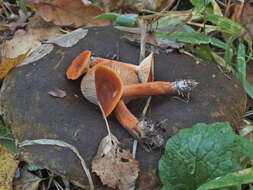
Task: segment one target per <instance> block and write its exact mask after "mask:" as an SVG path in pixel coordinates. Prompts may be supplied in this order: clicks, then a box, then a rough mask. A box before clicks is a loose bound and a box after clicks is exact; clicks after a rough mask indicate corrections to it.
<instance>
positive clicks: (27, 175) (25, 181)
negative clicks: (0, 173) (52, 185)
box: [13, 168, 43, 190]
mask: <svg viewBox="0 0 253 190" xmlns="http://www.w3.org/2000/svg"><path fill="white" fill-rule="evenodd" d="M42 180H43V178H40V177H38V176H36V175H34V174H32V173H31V172H29V171H28V170H27V168H22V169H21V171H20V176H19V177H18V178H16V177H15V178H14V179H13V190H27V189H29V190H38V188H39V185H40V182H41V181H42Z"/></svg>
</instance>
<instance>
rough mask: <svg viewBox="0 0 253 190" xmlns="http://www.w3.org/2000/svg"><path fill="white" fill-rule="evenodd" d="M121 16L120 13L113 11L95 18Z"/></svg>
mask: <svg viewBox="0 0 253 190" xmlns="http://www.w3.org/2000/svg"><path fill="white" fill-rule="evenodd" d="M119 16H120V14H118V13H113V12H111V13H104V14H101V15H98V16H96V17H95V19H116V18H117V17H119Z"/></svg>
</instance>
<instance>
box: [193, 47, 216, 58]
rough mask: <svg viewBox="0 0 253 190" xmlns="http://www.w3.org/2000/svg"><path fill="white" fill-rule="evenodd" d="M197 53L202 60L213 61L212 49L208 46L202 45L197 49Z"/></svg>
mask: <svg viewBox="0 0 253 190" xmlns="http://www.w3.org/2000/svg"><path fill="white" fill-rule="evenodd" d="M195 52H196V53H197V54H198V55H199V56H200V57H202V58H204V59H208V60H211V59H212V53H211V52H212V49H211V48H210V46H209V45H208V44H200V46H198V47H196V49H195Z"/></svg>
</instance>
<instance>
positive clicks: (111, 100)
mask: <svg viewBox="0 0 253 190" xmlns="http://www.w3.org/2000/svg"><path fill="white" fill-rule="evenodd" d="M95 86H96V95H97V99H98V101H99V102H100V104H101V106H102V108H103V110H104V113H105V115H106V116H108V115H109V114H110V113H111V112H112V111H113V110H114V108H115V107H116V105H117V104H118V102H119V100H120V98H121V96H122V93H123V84H122V82H121V79H120V77H119V75H118V74H117V73H116V72H114V71H113V70H112V69H110V68H108V67H106V66H102V65H101V66H98V67H97V68H96V70H95Z"/></svg>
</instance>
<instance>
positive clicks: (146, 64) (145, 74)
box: [137, 52, 154, 83]
mask: <svg viewBox="0 0 253 190" xmlns="http://www.w3.org/2000/svg"><path fill="white" fill-rule="evenodd" d="M153 61H154V53H153V52H151V53H150V54H149V56H147V57H146V58H145V59H143V60H142V62H141V64H140V65H139V66H138V69H137V73H138V77H139V80H140V82H141V83H146V82H150V81H151V67H152V64H153Z"/></svg>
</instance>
